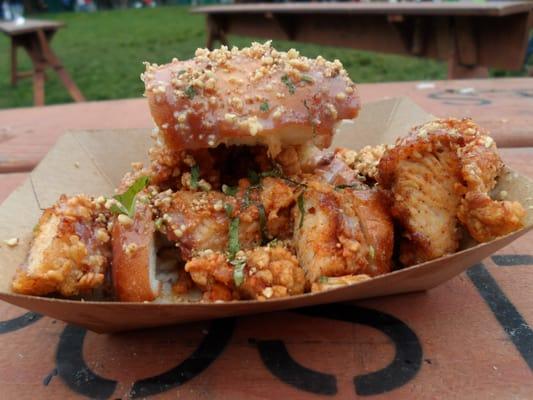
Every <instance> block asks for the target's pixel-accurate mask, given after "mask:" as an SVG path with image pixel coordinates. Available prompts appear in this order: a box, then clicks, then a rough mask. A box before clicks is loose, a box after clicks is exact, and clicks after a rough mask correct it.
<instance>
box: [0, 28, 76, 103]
mask: <svg viewBox="0 0 533 400" xmlns="http://www.w3.org/2000/svg"><path fill="white" fill-rule="evenodd" d="M64 25H65V24H64V23H62V22H58V21H44V20H37V19H26V20H25V21H24V22H23V23H20V24H17V23H16V22H14V21H0V32H3V33H5V34H6V35H7V36H9V38H10V39H11V85H13V86H15V85H16V84H17V81H18V80H19V79H22V78H29V77H32V78H33V101H34V104H35V105H36V106H42V105H44V101H45V97H44V85H45V80H46V74H45V72H46V69H47V68H53V69H54V70H55V72H56V73H57V74H58V75H59V78H60V79H61V82H62V83H63V86H65V88H66V89H67V91H68V92H69V94H70V96H71V97H72V98H73V99H74V101H76V102H81V101H85V98H84V97H83V94H82V93H81V92H80V90H79V89H78V87H77V86H76V84H75V83H74V81H73V80H72V78H71V77H70V74H69V73H68V72H67V70H66V69H65V67H64V66H63V64H62V62H61V60H60V59H59V57H58V56H57V55H56V54H55V53H54V51H53V50H52V48H51V47H50V42H51V41H52V38H53V36H54V35H55V33H56V31H57V30H58V29H59V28H62V27H63V26H64ZM19 47H22V48H23V49H24V50H26V52H27V53H28V56H29V57H30V60H31V63H32V65H33V69H32V71H25V72H19V71H18V68H17V50H18V48H19Z"/></svg>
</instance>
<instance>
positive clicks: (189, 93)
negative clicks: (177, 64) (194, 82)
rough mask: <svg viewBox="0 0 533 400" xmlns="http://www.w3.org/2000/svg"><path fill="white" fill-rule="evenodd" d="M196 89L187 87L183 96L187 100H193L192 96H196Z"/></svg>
mask: <svg viewBox="0 0 533 400" xmlns="http://www.w3.org/2000/svg"><path fill="white" fill-rule="evenodd" d="M196 94H197V93H196V89H195V88H194V87H192V86H190V85H189V86H187V89H185V95H186V96H187V97H188V98H189V99H191V100H192V99H193V98H194V96H196Z"/></svg>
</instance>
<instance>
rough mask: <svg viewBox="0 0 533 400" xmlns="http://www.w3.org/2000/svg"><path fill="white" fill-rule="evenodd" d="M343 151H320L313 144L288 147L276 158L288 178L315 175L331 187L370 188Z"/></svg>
mask: <svg viewBox="0 0 533 400" xmlns="http://www.w3.org/2000/svg"><path fill="white" fill-rule="evenodd" d="M343 154H344V153H343V150H342V149H336V150H335V151H332V150H329V149H319V148H318V147H316V146H315V145H313V144H312V143H307V144H304V145H301V146H286V147H284V148H283V149H282V151H281V153H280V154H279V155H278V156H277V157H276V160H275V161H276V163H277V164H278V165H279V167H281V169H282V170H283V173H284V174H285V175H287V176H295V177H296V178H297V179H301V178H302V176H303V175H305V174H313V175H314V176H315V178H318V177H319V178H320V179H321V180H322V181H323V182H325V183H329V184H330V185H334V186H338V185H359V186H361V187H363V186H364V187H365V188H368V186H367V185H365V183H364V182H363V180H364V179H363V178H364V177H363V176H362V175H360V173H359V171H357V170H355V169H353V168H352V167H351V166H350V165H348V163H347V162H346V160H345V158H344V156H343Z"/></svg>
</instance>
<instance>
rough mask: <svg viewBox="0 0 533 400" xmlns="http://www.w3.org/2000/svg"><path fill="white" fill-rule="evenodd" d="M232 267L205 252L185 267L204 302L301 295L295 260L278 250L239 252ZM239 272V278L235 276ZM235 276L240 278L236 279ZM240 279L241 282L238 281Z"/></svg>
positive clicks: (301, 276) (302, 276) (217, 255)
mask: <svg viewBox="0 0 533 400" xmlns="http://www.w3.org/2000/svg"><path fill="white" fill-rule="evenodd" d="M236 260H240V266H239V263H235V262H234V263H233V264H235V265H237V266H234V265H233V264H232V263H231V262H230V261H229V260H228V259H227V256H225V255H224V254H222V253H220V252H210V251H208V252H204V253H203V254H201V255H199V256H197V257H194V258H193V259H192V260H190V261H189V262H188V263H187V264H185V271H187V272H189V273H190V275H191V278H192V280H193V281H194V283H195V284H196V285H197V286H198V287H199V288H200V289H201V290H202V291H203V292H204V295H203V298H204V300H207V301H217V300H224V301H229V300H238V299H243V300H246V299H253V300H266V299H270V298H278V297H286V296H293V295H297V294H302V293H303V292H304V288H305V274H304V271H303V269H302V268H301V267H300V266H299V264H298V260H297V259H296V257H295V256H294V255H293V254H292V253H291V252H290V251H288V250H287V249H286V248H284V247H281V246H275V247H256V248H255V249H252V250H247V251H241V252H240V253H239V254H237V258H236ZM236 268H242V274H240V273H237V274H236V273H235V269H236ZM236 276H238V277H241V276H242V278H238V279H237V278H236ZM239 279H242V282H240V281H239Z"/></svg>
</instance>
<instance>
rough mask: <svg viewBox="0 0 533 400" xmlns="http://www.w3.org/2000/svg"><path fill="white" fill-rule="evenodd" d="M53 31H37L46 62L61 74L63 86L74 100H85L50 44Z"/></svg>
mask: <svg viewBox="0 0 533 400" xmlns="http://www.w3.org/2000/svg"><path fill="white" fill-rule="evenodd" d="M53 33H54V32H51V33H49V34H48V36H47V35H46V34H45V33H44V32H43V31H42V30H39V31H37V38H38V43H39V49H40V51H41V54H42V56H43V58H44V59H45V61H46V63H47V64H48V65H50V66H51V67H52V68H53V69H54V70H55V71H56V73H57V75H59V78H60V79H61V81H62V82H63V86H65V88H66V89H67V91H68V92H69V94H70V96H71V97H72V98H73V99H74V101H76V102H82V101H85V97H84V96H83V94H82V93H81V91H80V89H78V86H76V83H74V81H73V80H72V78H71V77H70V74H69V73H68V72H67V70H66V69H65V67H63V64H62V63H61V61H60V60H59V58H58V57H57V55H56V54H55V53H54V52H53V51H52V48H51V47H50V45H49V41H50V40H51V37H52V35H53Z"/></svg>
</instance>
